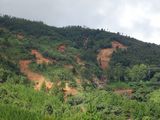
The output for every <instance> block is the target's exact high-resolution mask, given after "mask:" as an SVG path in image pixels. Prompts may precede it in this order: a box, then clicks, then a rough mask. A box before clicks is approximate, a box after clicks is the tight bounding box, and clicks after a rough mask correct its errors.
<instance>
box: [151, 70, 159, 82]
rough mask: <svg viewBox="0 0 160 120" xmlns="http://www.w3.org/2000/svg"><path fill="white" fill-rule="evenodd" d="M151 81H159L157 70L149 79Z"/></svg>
mask: <svg viewBox="0 0 160 120" xmlns="http://www.w3.org/2000/svg"><path fill="white" fill-rule="evenodd" d="M151 81H153V82H158V81H160V73H159V72H158V73H155V74H154V76H153V78H152V79H151Z"/></svg>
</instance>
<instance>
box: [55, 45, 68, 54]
mask: <svg viewBox="0 0 160 120" xmlns="http://www.w3.org/2000/svg"><path fill="white" fill-rule="evenodd" d="M57 50H58V51H59V52H65V50H66V45H65V44H60V45H59V46H58V47H57Z"/></svg>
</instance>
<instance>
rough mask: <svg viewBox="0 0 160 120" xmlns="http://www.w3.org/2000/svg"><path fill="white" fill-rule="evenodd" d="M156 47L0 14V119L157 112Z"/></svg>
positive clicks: (159, 52)
mask: <svg viewBox="0 0 160 120" xmlns="http://www.w3.org/2000/svg"><path fill="white" fill-rule="evenodd" d="M159 63H160V46H158V45H155V44H150V43H145V42H142V41H139V40H136V39H134V38H131V37H129V36H123V35H120V34H119V33H111V32H109V31H105V30H103V29H101V30H99V29H90V28H83V27H81V26H68V27H63V28H57V27H52V26H48V25H46V24H44V23H42V22H36V21H29V20H25V19H20V18H15V17H10V16H7V15H5V16H0V118H3V119H4V120H5V119H6V120H10V119H12V118H13V117H16V118H15V119H17V120H21V119H24V120H25V119H26V120H28V119H31V120H32V119H33V120H35V119H38V120H39V119H42V120H43V119H46V120H48V119H51V120H52V119H53V120H55V119H57V120H59V119H68V120H73V119H80V120H81V119H89V120H90V119H95V120H97V119H104V120H106V119H109V120H110V119H118V120H121V119H122V120H127V119H128V120H129V119H153V120H156V119H158V118H160V116H159V115H160V114H159V113H160V107H159V102H157V101H158V100H160V98H159V96H158V91H159V90H158V89H159V81H160V72H159V70H160V68H159Z"/></svg>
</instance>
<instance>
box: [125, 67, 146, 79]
mask: <svg viewBox="0 0 160 120" xmlns="http://www.w3.org/2000/svg"><path fill="white" fill-rule="evenodd" d="M126 74H127V78H128V80H131V81H140V80H144V79H145V78H146V76H147V66H146V65H144V64H140V65H134V66H133V67H132V68H128V69H127V70H126Z"/></svg>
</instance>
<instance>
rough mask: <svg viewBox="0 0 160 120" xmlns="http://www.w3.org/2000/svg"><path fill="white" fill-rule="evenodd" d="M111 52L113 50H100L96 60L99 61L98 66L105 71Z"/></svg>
mask: <svg viewBox="0 0 160 120" xmlns="http://www.w3.org/2000/svg"><path fill="white" fill-rule="evenodd" d="M113 51H114V49H113V48H106V49H102V50H101V51H100V52H99V54H98V56H97V60H98V61H99V65H100V66H101V68H102V69H106V68H107V67H108V64H109V61H110V59H111V57H112V53H113Z"/></svg>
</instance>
